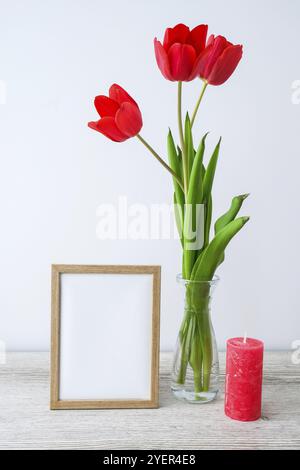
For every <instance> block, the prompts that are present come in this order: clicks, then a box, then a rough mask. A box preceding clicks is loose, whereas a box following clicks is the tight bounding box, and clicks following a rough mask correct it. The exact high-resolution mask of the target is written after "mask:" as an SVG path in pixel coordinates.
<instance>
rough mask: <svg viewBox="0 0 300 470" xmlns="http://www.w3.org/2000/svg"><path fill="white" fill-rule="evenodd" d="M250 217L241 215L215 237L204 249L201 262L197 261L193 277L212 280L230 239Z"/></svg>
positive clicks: (193, 278)
mask: <svg viewBox="0 0 300 470" xmlns="http://www.w3.org/2000/svg"><path fill="white" fill-rule="evenodd" d="M248 220H249V217H239V218H238V219H235V220H233V221H232V222H229V224H227V225H226V226H225V227H224V228H223V229H222V230H220V232H219V233H217V235H216V236H215V237H214V238H213V240H212V241H211V242H210V244H209V245H208V246H207V247H206V249H205V250H204V252H203V254H202V256H201V258H200V261H199V263H197V262H196V263H195V266H194V269H193V271H192V275H191V279H192V280H195V281H210V280H211V279H212V278H213V276H214V273H215V270H216V269H217V267H218V265H219V261H220V259H221V257H222V255H223V254H224V251H225V248H226V247H227V245H228V243H229V242H230V240H231V239H232V238H233V237H234V236H235V235H236V234H237V233H238V232H239V231H240V230H241V228H242V227H243V226H244V225H245V224H246V223H247V222H248Z"/></svg>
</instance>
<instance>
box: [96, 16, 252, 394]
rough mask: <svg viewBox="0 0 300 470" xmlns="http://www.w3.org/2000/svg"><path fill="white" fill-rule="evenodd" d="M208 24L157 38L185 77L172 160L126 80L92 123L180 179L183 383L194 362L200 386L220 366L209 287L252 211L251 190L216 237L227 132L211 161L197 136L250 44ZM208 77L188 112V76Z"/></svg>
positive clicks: (170, 140) (170, 66)
mask: <svg viewBox="0 0 300 470" xmlns="http://www.w3.org/2000/svg"><path fill="white" fill-rule="evenodd" d="M207 31H208V27H207V25H203V24H202V25H199V26H197V27H195V28H194V29H192V30H190V29H189V28H188V27H187V26H186V25H184V24H178V25H176V26H175V27H174V28H167V29H166V31H165V35H164V40H163V43H161V42H160V41H158V40H157V39H156V38H155V39H154V50H155V57H156V61H157V65H158V67H159V70H160V71H161V73H162V75H163V76H164V77H165V78H166V79H167V80H170V81H173V82H174V81H175V82H178V95H177V99H178V136H179V142H178V144H176V143H175V141H174V137H173V134H172V132H171V130H169V132H168V136H167V154H168V163H167V161H166V159H164V158H162V157H161V156H160V155H159V154H158V153H157V152H156V151H155V150H154V149H153V147H152V146H151V145H150V144H149V143H148V142H147V141H146V140H145V139H144V137H142V136H141V134H140V131H141V128H142V125H143V122H142V115H141V112H140V109H139V106H138V104H137V103H136V101H135V100H134V99H133V98H132V97H131V96H130V95H129V94H128V93H127V92H126V91H125V90H124V89H123V88H121V87H120V86H119V85H116V84H114V85H112V86H111V88H110V90H109V96H104V95H99V96H97V97H96V98H95V107H96V110H97V112H98V113H99V115H100V119H99V120H97V121H95V122H90V123H89V124H88V125H89V127H90V128H92V129H94V130H96V131H98V132H100V133H102V134H104V135H105V136H106V137H108V138H109V139H111V140H113V141H115V142H123V141H125V140H127V139H129V138H131V137H137V138H138V139H139V141H140V142H141V143H142V144H143V145H144V146H145V147H146V148H147V149H148V150H149V151H150V152H151V154H152V155H153V156H154V157H155V158H156V159H157V160H158V161H159V162H160V164H161V165H162V166H163V167H164V168H165V169H166V170H167V171H168V172H169V173H170V174H171V176H172V180H173V185H174V196H173V197H174V208H175V218H176V224H177V228H178V231H179V235H180V240H181V245H182V251H183V257H182V278H183V279H184V280H186V281H194V282H191V283H187V284H186V289H187V291H186V308H185V315H184V319H183V323H182V326H181V329H180V333H179V339H180V343H181V357H180V366H179V370H178V375H177V377H176V380H177V383H178V384H184V382H185V376H186V369H187V366H188V364H190V366H191V367H192V369H193V371H194V390H195V392H196V393H200V392H201V391H207V390H208V389H209V383H210V374H211V367H212V342H211V334H210V328H209V324H208V323H209V321H208V317H207V315H208V314H207V309H208V302H209V296H210V293H209V288H208V287H207V284H205V281H211V280H212V279H213V277H214V275H215V271H216V269H217V268H218V266H219V265H220V264H221V263H222V262H223V260H224V253H225V249H226V247H227V245H228V243H229V242H230V240H231V239H232V238H233V237H234V236H235V235H236V234H237V232H239V230H241V228H242V227H243V226H244V224H245V223H246V222H247V221H248V219H249V218H248V217H238V218H237V217H236V216H237V214H238V212H239V210H240V208H241V206H242V204H243V201H244V199H245V198H246V197H247V195H240V196H236V197H234V198H233V200H232V203H231V206H230V207H229V209H228V211H227V212H226V213H225V214H223V215H222V216H221V217H220V218H218V219H217V221H216V222H215V224H214V236H213V237H212V238H211V237H210V235H211V221H212V186H213V181H214V175H215V171H216V166H217V161H218V156H219V151H220V144H221V139H220V140H219V142H218V143H217V145H216V147H215V149H214V151H213V153H212V155H211V157H210V158H209V159H208V162H207V163H206V164H205V163H204V153H205V142H206V138H207V134H205V135H204V136H203V137H202V138H201V139H200V141H199V142H198V143H197V142H196V139H195V138H194V136H193V132H192V131H193V125H194V122H195V119H196V116H197V113H198V109H199V106H200V104H201V101H202V99H203V96H204V93H205V91H206V89H207V88H208V85H212V86H218V85H221V84H223V83H224V82H225V81H226V80H227V79H228V78H229V77H230V76H231V75H232V73H233V72H234V70H235V69H236V67H237V65H238V63H239V61H240V60H241V57H242V46H241V45H234V44H232V43H231V42H229V41H227V39H225V37H223V36H214V35H211V36H209V37H208V38H207ZM193 80H197V84H198V83H202V87H201V90H200V95H199V98H198V100H197V102H196V105H195V109H194V110H193V112H192V114H191V115H190V114H189V113H186V115H185V118H184V120H183V116H182V85H183V82H190V81H193Z"/></svg>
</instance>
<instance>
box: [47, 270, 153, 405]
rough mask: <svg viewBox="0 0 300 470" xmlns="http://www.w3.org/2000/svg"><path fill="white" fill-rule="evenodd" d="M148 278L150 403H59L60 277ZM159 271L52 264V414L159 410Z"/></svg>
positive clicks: (118, 401) (135, 401)
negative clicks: (88, 410) (150, 277)
mask: <svg viewBox="0 0 300 470" xmlns="http://www.w3.org/2000/svg"><path fill="white" fill-rule="evenodd" d="M65 273H68V274H75V275H76V274H122V275H132V274H141V275H142V274H151V275H152V277H153V288H152V327H151V328H152V331H151V338H152V340H151V391H150V399H149V400H125V399H124V400H109V399H107V400H79V399H78V400H61V399H60V398H59V386H60V385H59V374H60V318H61V313H60V298H61V292H60V291H61V282H60V275H61V274H65ZM160 286H161V267H160V266H148V265H80V264H79V265H77V264H76V265H75V264H53V265H52V281H51V361H50V408H51V410H79V409H106V408H107V409H112V408H121V409H123V408H157V407H158V406H159V401H158V400H159V339H160V336H159V330H160V328H159V325H160Z"/></svg>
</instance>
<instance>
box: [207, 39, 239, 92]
mask: <svg viewBox="0 0 300 470" xmlns="http://www.w3.org/2000/svg"><path fill="white" fill-rule="evenodd" d="M242 55H243V46H240V45H238V46H229V47H227V48H226V49H225V51H224V52H223V54H222V55H221V56H220V57H219V58H218V60H217V62H216V63H215V65H214V67H213V69H212V71H211V73H210V75H209V77H208V83H210V84H211V85H222V83H224V82H226V80H228V78H229V77H230V76H231V75H232V74H233V72H234V71H235V69H236V67H237V65H238V63H239V61H240V60H241V58H242Z"/></svg>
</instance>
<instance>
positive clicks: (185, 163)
mask: <svg viewBox="0 0 300 470" xmlns="http://www.w3.org/2000/svg"><path fill="white" fill-rule="evenodd" d="M177 111H178V130H179V139H180V145H181V150H182V161H183V165H182V166H183V185H184V194H185V198H187V193H188V187H189V181H188V178H189V172H188V161H187V155H186V148H185V142H184V137H183V126H182V82H178V109H177Z"/></svg>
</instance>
